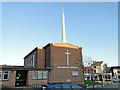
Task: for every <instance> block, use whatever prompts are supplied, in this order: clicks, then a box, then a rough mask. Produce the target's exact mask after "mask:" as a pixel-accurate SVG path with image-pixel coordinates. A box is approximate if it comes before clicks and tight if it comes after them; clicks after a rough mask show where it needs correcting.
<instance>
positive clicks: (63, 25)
mask: <svg viewBox="0 0 120 90" xmlns="http://www.w3.org/2000/svg"><path fill="white" fill-rule="evenodd" d="M62 10H63V13H62V43H66V33H65V17H64V9H62Z"/></svg>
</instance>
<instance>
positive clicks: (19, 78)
mask: <svg viewBox="0 0 120 90" xmlns="http://www.w3.org/2000/svg"><path fill="white" fill-rule="evenodd" d="M27 74H28V71H27V70H17V71H16V82H15V86H16V87H20V86H26V81H27Z"/></svg>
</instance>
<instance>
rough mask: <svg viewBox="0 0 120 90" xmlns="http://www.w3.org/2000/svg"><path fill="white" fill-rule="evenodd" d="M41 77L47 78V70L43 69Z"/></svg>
mask: <svg viewBox="0 0 120 90" xmlns="http://www.w3.org/2000/svg"><path fill="white" fill-rule="evenodd" d="M43 79H47V71H43Z"/></svg>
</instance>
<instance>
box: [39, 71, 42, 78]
mask: <svg viewBox="0 0 120 90" xmlns="http://www.w3.org/2000/svg"><path fill="white" fill-rule="evenodd" d="M38 79H42V71H38Z"/></svg>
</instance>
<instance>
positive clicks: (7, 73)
mask: <svg viewBox="0 0 120 90" xmlns="http://www.w3.org/2000/svg"><path fill="white" fill-rule="evenodd" d="M8 77H9V72H8V71H4V75H3V80H8Z"/></svg>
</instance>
